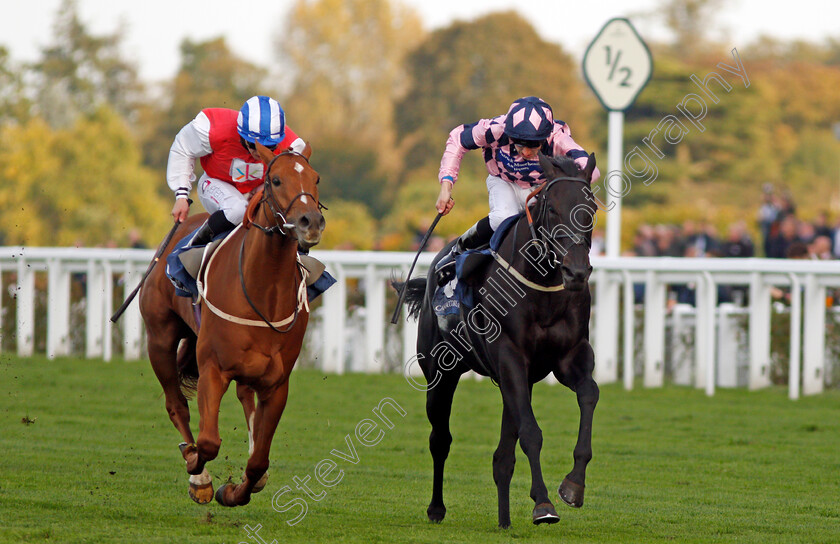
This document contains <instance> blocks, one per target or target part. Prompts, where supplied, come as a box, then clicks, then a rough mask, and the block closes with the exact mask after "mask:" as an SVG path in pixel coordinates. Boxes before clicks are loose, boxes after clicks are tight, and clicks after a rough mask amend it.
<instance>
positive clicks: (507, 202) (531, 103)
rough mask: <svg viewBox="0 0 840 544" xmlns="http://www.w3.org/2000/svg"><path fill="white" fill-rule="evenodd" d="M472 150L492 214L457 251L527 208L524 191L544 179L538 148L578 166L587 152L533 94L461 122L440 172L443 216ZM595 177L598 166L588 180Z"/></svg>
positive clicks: (482, 240) (482, 239) (467, 235)
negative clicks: (483, 170) (502, 110)
mask: <svg viewBox="0 0 840 544" xmlns="http://www.w3.org/2000/svg"><path fill="white" fill-rule="evenodd" d="M471 149H482V150H483V152H484V161H485V163H486V166H487V172H488V174H489V175H488V176H487V190H488V192H489V196H490V214H489V216H488V217H486V218H484V219H482V220H480V221H479V222H478V223H476V224H475V225H474V226H473V227H472V228H471V229H470V230H469V231H467V232H466V233H465V234H464V235H462V236H461V238H460V239H459V243H458V244H457V245H456V251H463V250H464V249H471V248H476V247H479V246H480V245H482V244H484V243H487V242H488V241H489V240H490V237H491V236H492V234H493V231H495V230H496V228H498V226H499V225H500V224H501V223H502V221H504V220H505V219H507V218H508V217H510V216H513V215H517V214H519V213H521V212H522V211H524V210H525V200H526V199H527V197H528V194H529V193H530V192H531V191H532V190H533V189H534V188H535V187H536V186H538V185H540V184H542V183H545V182H546V181H548V180H547V179H546V178H545V176H544V175H543V172H542V168H541V167H540V164H539V159H538V154H539V152H540V151H542V153H543V154H545V155H549V156H555V155H565V156H567V157H571V158H573V159H575V162H577V164H578V165H580V167H581V168H583V167H585V166H586V159H587V157H588V156H589V155H588V154H587V153H586V151H584V150H583V148H582V147H581V146H579V145H578V144H577V143H576V142H575V141H574V140H573V139H572V136H571V130H570V129H569V126H568V125H567V124H566V123H564V122H563V121H555V120H554V115H553V112H552V110H551V106H549V105H548V104H546V103H545V102H544V101H543V100H541V99H539V98H537V97H535V96H528V97H524V98H519V99H517V100H516V101H515V102H514V103H513V104H512V105H511V106H510V109H509V110H508V112H507V113H506V114H504V115H499V116H498V117H494V118H492V119H481V120H480V121H478V122H476V123H472V124H466V125H460V126H458V127H456V128H455V129H454V130H453V131H452V132H450V133H449V140H448V141H447V142H446V150H445V151H444V152H443V158H442V159H441V161H440V171H439V173H438V179H439V181H440V194H439V196H438V200H437V203H436V208H437V210H438V212H440V213H442V214H443V215H446V214H448V213H449V212H450V210H452V207H453V206H454V204H455V201H454V200H453V199H452V188H453V186H454V185H455V182H456V181H457V180H458V172H459V170H460V167H461V159H462V158H463V156H464V154H465V153H466V152H467V151H469V150H471ZM599 176H600V173H599V172H598V170H597V169H596V170H595V172H594V173H593V175H592V181H593V182H594V181H596V180H597V179H598V177H599Z"/></svg>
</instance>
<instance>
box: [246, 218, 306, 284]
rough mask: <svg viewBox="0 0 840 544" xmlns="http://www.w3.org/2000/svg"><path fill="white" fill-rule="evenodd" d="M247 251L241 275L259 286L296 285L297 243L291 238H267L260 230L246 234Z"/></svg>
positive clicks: (252, 229)
mask: <svg viewBox="0 0 840 544" xmlns="http://www.w3.org/2000/svg"><path fill="white" fill-rule="evenodd" d="M243 236H245V248H244V254H243V255H242V273H243V274H244V275H245V277H246V279H253V280H254V281H256V282H257V283H258V284H259V283H262V282H266V283H267V284H270V285H274V286H278V285H284V284H286V283H288V284H294V283H295V282H296V281H297V280H296V274H295V273H294V271H295V266H296V263H297V240H296V239H295V238H293V237H291V236H281V235H279V234H276V233H274V234H266V233H264V232H262V231H260V230H259V229H257V228H253V227H252V228H250V229H248V230H247V231H245V232H244V233H243Z"/></svg>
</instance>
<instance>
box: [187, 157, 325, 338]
mask: <svg viewBox="0 0 840 544" xmlns="http://www.w3.org/2000/svg"><path fill="white" fill-rule="evenodd" d="M283 155H298V156H300V157H303V159H305V160H306V162H307V163H308V162H309V159H307V158H306V157H305V156H304V155H301V154H299V153H296V152H294V151H291V150H286V151H283V152H282V153H279V154H277V155H275V156H274V157H273V158H272V159H271V161H270V162H269V163H268V166H267V167H266V169H265V176H264V178H263V187H262V198H261V199H260V200H259V201H258V202H257V205H256V206H254V207H253V208H251V206H249V207H248V212H252V213H255V212H256V207H257V206H259V205H260V204H263V203H265V207H263V214H264V216H265V218H266V222H267V223H269V224H270V223H271V217H270V216H269V213H268V210H271V214H272V215H273V217H274V225H272V226H270V227H264V226H263V225H260V224H259V223H256V222H254V220H253V219H252V218H251V217H250V215H251V213H247V214H246V218H245V220H244V221H243V222H242V223H240V224H239V225H238V226H237V227H236V229H234V231H233V232H231V233H230V234H229V235H228V236H227V237H226V238H225V239H224V241H222V243H221V244H220V245H219V247H218V248H217V249H216V251H215V252H214V253H213V255H212V256H211V257H210V261H209V262H208V263H207V267H206V269H205V270H204V277H205V285H202V283H201V280H198V281H197V284H198V292H199V297H200V298H203V299H204V303H205V304H206V305H207V307H208V308H210V311H212V312H213V313H214V314H216V315H217V316H219V317H221V318H222V319H224V320H226V321H230V322H231V323H237V324H239V325H247V326H251V327H268V328H270V329H271V330H273V331H274V332H277V333H281V334H282V333H286V332H289V331H291V330H292V329H293V328H294V326H295V324H296V323H297V319H298V314H299V313H300V310H301V308H304V307H305V308H306V311H307V312H309V299H308V296H307V292H306V278H307V276H308V271H307V270H306V267H304V266H303V265H302V264H301V262H300V258H297V260H296V265H297V269H298V271H299V272H300V275H301V280H300V283H299V284H298V289H297V304H296V305H295V309H294V312H293V313H292V314H291V315H290V316H288V317H287V318H285V319H282V320H280V321H273V322H272V321H269V320H268V318H267V317H265V315H263V313H262V312H261V311H260V310H259V309H258V308H257V306H256V304H254V301H253V300H252V299H251V296H250V295H249V294H248V289H247V288H246V287H245V271H244V269H243V265H242V263H243V260H244V255H245V238H247V236H248V234H247V232H246V233H245V235H243V236H242V243H241V244H240V246H239V283H240V285H241V286H242V292H243V293H244V295H245V300H247V301H248V305H249V306H251V309H252V310H254V312H255V313H256V314H257V315H258V316H259V317H260V319H261V320H262V321H257V320H255V319H244V318H240V317H236V316H233V315H230V314H228V313H226V312H223V311H222V310H220V309H219V308H217V307H215V306H213V304H211V303H210V301H209V300H207V286H206V278H207V277H208V276H209V272H210V265H211V264H212V263H213V259H214V258H215V257H216V255H217V254H218V253H219V252H220V250H221V249H222V246H223V245H224V244H225V243H227V241H228V240H230V239H231V238H232V237H233V233H234V232H236V231H237V230H239V228H241V227H243V226H244V228H245V229H246V230H247V229H248V228H249V227H250V226H251V225H253V226H255V227H257V228H258V229H260V230H261V231H262V232H263V233H265V234H266V235H272V234H275V233H276V234H280V235H281V236H284V237H286V236H288V235H289V231H290V230H291V229H293V228H295V224H294V223H289V221H288V220H287V219H286V216H287V215H288V214H289V210H291V209H292V206H293V205H294V204H295V202H297V201H298V200H299V199H301V198H304V197H306V196H309V197H310V198H312V200H313V201H314V202H315V203H316V204H317V206H318V209H319V210H322V209H324V210H325V209H327V207H326V206H324V205H323V204H321V202H320V201H319V200H318V199H317V198H315V195H313V194H312V193H308V192H305V191H302V192H300V193H298V194H297V195H296V196H295V197H294V198H293V199H292V200H291V202H289V205H288V206H286V208H285V209H284V210H282V211H281V209H282V206H281V205H280V203H279V202H277V198H276V197H275V196H274V192H273V191H272V190H271V188H270V187H269V183H271V181H270V178H269V173H270V172H271V167H272V166H274V161H276V160H277V159H279V158H280V157H281V156H283ZM266 208H267V209H266Z"/></svg>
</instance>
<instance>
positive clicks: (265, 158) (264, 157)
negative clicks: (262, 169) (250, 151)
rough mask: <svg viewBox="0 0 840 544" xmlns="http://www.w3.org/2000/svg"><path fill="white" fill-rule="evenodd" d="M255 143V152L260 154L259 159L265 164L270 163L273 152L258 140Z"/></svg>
mask: <svg viewBox="0 0 840 544" xmlns="http://www.w3.org/2000/svg"><path fill="white" fill-rule="evenodd" d="M255 144H256V146H257V154H258V155H259V156H260V160H261V161H262V162H264V163H265V164H268V163H270V162H271V159H273V158H274V153H272V152H271V150H270V149H269V148H267V147H266V146H264V145H262V144H261V143H259V142H255Z"/></svg>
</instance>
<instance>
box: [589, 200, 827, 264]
mask: <svg viewBox="0 0 840 544" xmlns="http://www.w3.org/2000/svg"><path fill="white" fill-rule="evenodd" d="M757 226H758V231H759V233H760V237H761V240H760V244H761V245H760V246H758V247H756V243H755V241H754V240H753V238H752V236H751V235H750V232H749V229H748V228H747V223H746V222H745V221H743V220H742V221H737V222H735V223H733V224H731V225H729V227H728V228H727V231H726V233H725V235H724V236H721V235H720V234H719V233H718V231H717V229H716V228H715V226H714V225H711V224H709V223H705V222H699V223H698V222H696V221H693V220H687V221H684V222H683V223H682V225H649V224H643V225H641V226H640V227H639V228H638V229H637V231H636V234H635V237H634V240H633V248H632V250H630V251H628V252H625V253H624V254H625V255H631V256H639V257H767V258H771V259H786V258H787V259H821V260H823V259H837V258H840V222H838V224H837V225H835V226H833V227H832V226H831V225H830V223H829V218H828V214H827V213H826V212H822V213H820V214H819V215H818V216H817V217H816V219H814V220H813V221H805V220H803V219H800V218H799V217H797V215H796V206H795V205H794V203H793V199H792V198H791V197H790V195H789V194H785V193H782V194H779V193H777V192H775V191H774V190H773V188H772V187H771V186H769V185H767V186H765V188H764V191H763V196H762V203H761V206H760V207H759V211H758V218H757ZM597 236H598V235H596V237H597ZM593 248H597V249H596V251H599V252H602V248H603V244H602V243H601V240H598V243H594V241H593Z"/></svg>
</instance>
